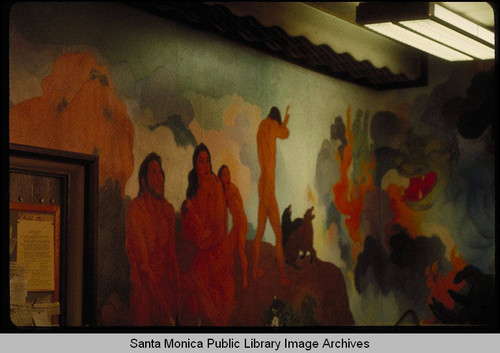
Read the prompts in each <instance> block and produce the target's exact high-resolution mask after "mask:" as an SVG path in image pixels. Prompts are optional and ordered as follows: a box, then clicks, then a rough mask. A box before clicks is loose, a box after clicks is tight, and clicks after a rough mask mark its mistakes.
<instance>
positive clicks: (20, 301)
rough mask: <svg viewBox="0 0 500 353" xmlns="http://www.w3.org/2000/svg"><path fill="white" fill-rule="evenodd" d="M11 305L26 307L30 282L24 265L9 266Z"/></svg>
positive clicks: (12, 263)
mask: <svg viewBox="0 0 500 353" xmlns="http://www.w3.org/2000/svg"><path fill="white" fill-rule="evenodd" d="M9 286H10V304H11V305H13V304H17V305H24V303H25V302H26V297H27V295H28V282H27V281H26V270H25V268H24V265H23V264H19V263H16V262H11V263H10V264H9Z"/></svg>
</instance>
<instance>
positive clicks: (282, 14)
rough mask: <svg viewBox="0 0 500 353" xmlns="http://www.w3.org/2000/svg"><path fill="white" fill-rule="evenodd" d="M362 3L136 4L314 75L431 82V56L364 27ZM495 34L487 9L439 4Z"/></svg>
mask: <svg viewBox="0 0 500 353" xmlns="http://www.w3.org/2000/svg"><path fill="white" fill-rule="evenodd" d="M358 4H359V2H205V3H193V2H185V3H180V2H178V3H170V2H166V3H160V2H153V3H150V2H142V3H129V5H130V6H133V7H135V8H139V9H141V10H145V11H147V12H150V13H153V14H155V15H158V16H160V17H163V18H166V19H168V20H171V21H175V22H180V23H183V24H186V25H189V26H191V27H194V28H197V29H200V30H203V31H209V32H213V33H216V34H219V35H222V36H224V37H226V38H229V39H232V40H236V41H238V42H240V43H244V44H246V45H250V46H252V47H254V48H256V49H259V50H262V51H264V52H266V53H269V54H271V55H274V56H277V57H279V58H281V59H284V60H287V61H289V62H292V63H295V64H297V65H300V66H303V67H306V68H308V69H311V70H314V71H317V72H320V73H323V74H326V75H329V76H332V77H336V78H339V79H342V80H346V81H350V82H353V83H356V84H360V85H362V86H366V87H370V88H374V89H379V90H380V89H396V88H404V87H415V86H422V85H425V84H426V83H427V60H428V59H427V55H425V54H423V53H421V52H419V51H417V50H416V49H414V48H411V47H408V46H406V45H403V44H400V43H398V42H395V41H392V40H390V39H387V38H385V37H382V36H380V35H378V34H376V33H373V32H371V31H369V30H366V29H365V28H363V27H361V26H359V25H357V24H356V21H355V18H356V7H357V6H358ZM439 4H441V5H443V6H444V7H447V8H448V9H450V10H453V11H455V12H457V13H459V14H462V15H463V16H464V17H467V18H469V19H470V20H473V21H475V22H477V23H478V24H481V25H483V26H484V27H487V28H490V29H492V30H494V26H495V23H494V13H493V9H492V7H491V5H490V4H489V3H486V2H441V3H439Z"/></svg>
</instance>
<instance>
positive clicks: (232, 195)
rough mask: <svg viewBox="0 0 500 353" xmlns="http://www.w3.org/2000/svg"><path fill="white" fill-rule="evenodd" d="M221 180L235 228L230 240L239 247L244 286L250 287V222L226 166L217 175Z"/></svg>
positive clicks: (232, 230)
mask: <svg viewBox="0 0 500 353" xmlns="http://www.w3.org/2000/svg"><path fill="white" fill-rule="evenodd" d="M217 175H218V177H219V179H220V180H221V181H222V187H223V188H224V196H225V198H226V204H227V207H228V209H229V212H230V213H231V217H232V221H233V226H232V228H231V231H230V232H229V238H230V239H231V241H232V242H233V244H234V245H233V247H234V246H237V248H238V255H239V258H240V263H241V270H242V286H243V288H247V287H248V275H247V272H248V261H247V256H246V253H245V245H246V237H247V232H248V220H247V216H246V214H245V209H244V207H243V199H242V198H241V195H240V191H239V190H238V187H236V185H234V184H233V183H232V182H231V173H230V172H229V168H228V167H227V166H226V165H223V166H221V167H220V169H219V172H218V173H217Z"/></svg>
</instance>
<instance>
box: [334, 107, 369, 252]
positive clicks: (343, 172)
mask: <svg viewBox="0 0 500 353" xmlns="http://www.w3.org/2000/svg"><path fill="white" fill-rule="evenodd" d="M345 137H346V140H347V145H346V146H345V147H344V150H343V153H342V158H340V153H339V151H338V149H336V150H335V159H336V160H337V162H338V163H339V165H340V180H339V181H338V182H337V183H335V184H334V185H333V188H332V190H333V195H334V202H335V206H337V209H338V210H339V212H341V213H342V214H344V215H346V216H347V217H346V219H345V225H346V227H347V230H348V233H349V237H350V238H351V240H352V245H351V254H352V257H353V259H354V262H356V261H357V258H358V255H359V254H360V253H361V251H362V250H363V242H364V239H363V237H362V234H361V231H360V228H361V214H362V211H363V201H364V195H365V194H366V192H367V191H369V190H373V189H374V188H375V185H374V181H373V176H372V174H371V172H370V170H373V169H374V168H375V158H374V156H373V155H372V156H371V162H370V163H366V162H365V163H362V164H361V175H360V177H359V180H357V182H356V185H355V183H354V181H353V180H352V179H351V178H350V177H349V175H348V173H349V167H350V166H351V164H352V159H353V145H354V135H353V133H352V130H351V107H348V108H347V121H346V132H345Z"/></svg>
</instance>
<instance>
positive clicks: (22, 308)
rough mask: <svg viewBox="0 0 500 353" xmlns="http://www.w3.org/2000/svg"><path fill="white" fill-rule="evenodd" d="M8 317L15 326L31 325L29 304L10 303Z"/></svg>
mask: <svg viewBox="0 0 500 353" xmlns="http://www.w3.org/2000/svg"><path fill="white" fill-rule="evenodd" d="M10 319H11V321H12V323H13V324H14V325H16V326H33V319H32V316H31V306H30V304H25V305H11V306H10Z"/></svg>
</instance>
